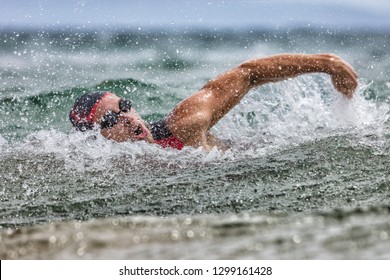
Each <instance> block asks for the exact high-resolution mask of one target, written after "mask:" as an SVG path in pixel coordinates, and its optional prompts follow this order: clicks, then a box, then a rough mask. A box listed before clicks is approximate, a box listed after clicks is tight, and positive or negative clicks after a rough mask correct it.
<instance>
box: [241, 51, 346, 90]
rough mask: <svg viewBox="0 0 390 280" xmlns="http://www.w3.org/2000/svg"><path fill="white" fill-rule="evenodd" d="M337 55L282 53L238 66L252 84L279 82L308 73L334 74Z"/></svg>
mask: <svg viewBox="0 0 390 280" xmlns="http://www.w3.org/2000/svg"><path fill="white" fill-rule="evenodd" d="M336 60H340V61H341V59H339V58H338V57H337V56H335V55H331V54H315V55H307V54H281V55H274V56H270V57H266V58H259V59H254V60H250V61H247V62H244V63H242V64H241V65H239V66H238V67H239V68H240V69H241V70H242V71H244V72H247V73H248V75H249V82H250V84H251V86H252V87H253V86H259V85H262V84H265V83H269V82H277V81H281V80H285V79H288V78H293V77H296V76H298V75H302V74H307V73H327V74H330V75H332V74H333V73H334V71H335V67H337V61H336Z"/></svg>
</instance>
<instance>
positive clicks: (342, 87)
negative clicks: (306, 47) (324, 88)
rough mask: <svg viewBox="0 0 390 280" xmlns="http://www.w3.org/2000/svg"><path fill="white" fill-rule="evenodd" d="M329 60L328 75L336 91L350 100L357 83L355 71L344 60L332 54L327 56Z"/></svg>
mask: <svg viewBox="0 0 390 280" xmlns="http://www.w3.org/2000/svg"><path fill="white" fill-rule="evenodd" d="M326 56H328V59H329V63H330V65H329V67H330V71H329V74H330V75H331V77H332V83H333V86H334V87H335V89H336V90H338V91H339V92H340V93H342V94H344V95H345V96H346V97H347V98H352V96H353V93H354V92H355V90H356V88H357V85H358V81H357V77H358V76H357V74H356V72H355V70H354V69H353V68H352V67H351V66H350V65H349V64H348V63H347V62H345V61H344V60H342V59H341V58H340V57H338V56H337V55H334V54H327V55H326Z"/></svg>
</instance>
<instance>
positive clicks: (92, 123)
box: [69, 54, 358, 151]
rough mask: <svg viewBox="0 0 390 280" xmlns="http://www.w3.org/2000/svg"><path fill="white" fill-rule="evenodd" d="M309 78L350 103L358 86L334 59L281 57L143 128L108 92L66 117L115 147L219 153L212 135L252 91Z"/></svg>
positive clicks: (241, 69)
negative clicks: (314, 76) (325, 79)
mask: <svg viewBox="0 0 390 280" xmlns="http://www.w3.org/2000/svg"><path fill="white" fill-rule="evenodd" d="M308 73H326V74H329V75H330V77H331V79H332V83H333V85H334V87H335V88H336V90H338V91H339V92H340V93H341V94H343V95H344V96H346V97H347V98H352V96H353V93H354V91H355V89H356V87H357V85H358V82H357V75H356V73H355V71H354V70H353V68H352V67H351V66H350V65H349V64H348V63H346V62H345V61H344V60H342V59H341V58H340V57H338V56H336V55H333V54H280V55H274V56H269V57H265V58H258V59H253V60H249V61H246V62H244V63H242V64H240V65H238V66H236V67H234V68H233V69H231V70H229V71H227V72H225V73H222V74H221V75H219V76H218V77H216V78H215V79H213V80H211V81H209V82H207V83H206V85H204V86H203V88H201V89H200V90H199V91H197V92H195V93H193V94H192V95H191V96H189V97H187V98H186V99H184V100H183V101H181V102H180V103H179V104H178V105H177V106H176V107H175V108H174V109H173V110H172V111H171V112H170V113H168V114H167V116H166V117H165V118H164V119H162V120H160V121H157V122H154V123H146V122H145V121H144V120H143V119H142V118H141V117H140V115H139V114H138V113H137V112H136V110H134V108H133V107H132V103H131V101H130V100H127V99H123V98H120V97H118V96H116V95H115V94H113V93H110V92H94V93H87V94H84V95H83V96H81V97H79V98H78V99H77V100H76V101H75V103H74V106H73V108H72V109H71V111H70V113H69V118H70V120H71V122H72V124H73V126H74V127H75V128H76V129H77V130H79V131H86V130H91V129H93V128H94V127H97V128H98V129H99V130H100V133H101V134H102V135H103V136H104V137H105V138H107V139H111V140H114V141H117V142H123V141H128V140H130V141H146V142H148V143H155V144H158V145H160V146H162V147H164V148H167V147H170V148H175V149H178V150H180V149H182V148H183V147H184V146H191V147H194V148H199V147H202V148H203V149H204V150H206V151H210V150H211V149H212V148H214V147H217V148H218V149H219V150H222V151H224V150H226V149H227V148H228V147H226V146H225V145H224V144H223V143H222V141H220V140H219V139H218V138H217V137H215V136H214V135H213V134H212V133H211V132H210V129H211V128H212V127H213V126H214V125H215V124H216V123H217V122H218V121H219V120H220V119H221V118H222V117H223V116H225V115H226V114H227V113H228V112H229V111H230V110H231V109H232V108H233V107H234V106H235V105H237V104H238V103H239V102H240V100H241V99H242V98H243V97H244V96H245V95H246V94H247V93H248V92H249V91H250V90H251V89H252V88H255V87H258V86H261V85H264V84H267V83H271V82H278V81H282V80H286V79H288V78H293V77H296V76H299V75H302V74H308Z"/></svg>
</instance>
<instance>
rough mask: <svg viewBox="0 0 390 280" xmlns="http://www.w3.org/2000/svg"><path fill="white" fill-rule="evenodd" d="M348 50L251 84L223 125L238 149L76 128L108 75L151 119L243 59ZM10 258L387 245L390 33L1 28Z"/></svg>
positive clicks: (0, 164) (5, 247) (320, 251)
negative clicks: (344, 72) (77, 110)
mask: <svg viewBox="0 0 390 280" xmlns="http://www.w3.org/2000/svg"><path fill="white" fill-rule="evenodd" d="M288 52H294V53H296V52H298V53H335V54H338V55H340V56H341V57H342V58H344V59H345V60H346V61H348V62H349V63H350V64H351V65H353V66H354V67H355V69H356V70H357V72H358V74H359V87H358V89H357V91H356V94H355V96H354V98H353V99H352V100H347V99H345V98H344V97H343V96H341V95H340V94H339V93H337V92H336V91H335V90H334V89H333V87H332V84H331V82H330V79H329V77H328V76H327V75H323V74H313V75H305V76H300V77H298V78H296V79H291V80H287V81H284V82H280V83H275V84H269V85H265V86H262V87H259V88H257V89H255V90H253V91H251V92H250V93H249V94H248V95H247V96H246V97H245V99H244V100H243V101H242V102H241V103H240V104H239V105H238V106H237V107H236V108H234V109H233V110H232V111H231V112H230V113H229V114H228V115H227V116H226V117H225V118H224V119H223V120H221V121H220V122H219V123H218V124H217V125H216V126H215V128H214V129H213V132H214V133H215V134H216V135H218V136H219V137H220V138H221V139H223V140H224V141H227V142H229V143H230V144H231V146H232V148H231V150H229V151H227V152H226V153H220V152H218V151H217V150H212V151H211V152H210V153H205V152H204V151H203V150H201V149H194V148H188V147H186V148H184V149H183V150H181V151H176V150H172V149H162V148H160V147H159V146H156V145H149V144H146V143H131V142H127V143H115V142H111V141H108V140H106V139H104V138H102V137H101V136H100V135H99V133H98V132H96V131H92V132H88V133H85V134H83V133H77V132H75V131H73V130H72V128H71V125H70V122H69V121H68V112H69V109H70V108H71V106H72V104H73V101H74V99H75V98H76V97H77V96H79V95H81V94H82V93H84V92H87V91H95V90H109V91H112V92H115V93H116V94H118V95H119V96H124V97H127V98H130V99H132V100H133V104H134V107H135V108H136V109H137V110H138V111H139V112H140V114H141V115H142V117H143V118H144V119H146V120H148V121H152V120H157V119H159V118H162V117H163V116H164V115H165V114H167V113H168V112H169V111H170V110H171V109H173V108H174V106H175V105H176V104H177V103H178V102H179V101H181V100H182V99H183V98H185V97H187V96H189V95H190V94H191V93H193V92H195V91H197V90H198V89H199V88H201V87H202V85H204V84H205V83H206V82H207V81H208V80H209V79H212V78H214V77H215V76H217V75H218V74H219V73H221V72H223V71H225V70H228V69H229V68H231V67H233V66H235V65H237V64H238V63H240V62H242V61H244V60H247V59H250V58H255V57H263V56H267V55H272V54H278V53H288ZM0 79H1V80H0V228H1V229H0V241H1V242H0V258H1V259H389V258H390V236H389V235H390V218H389V214H390V213H389V212H390V177H389V172H390V158H389V156H390V155H389V153H390V144H389V138H390V128H389V109H390V99H389V98H390V33H386V32H381V33H376V32H373V31H358V30H355V31H353V30H344V31H342V30H338V31H334V30H328V29H325V28H322V29H321V28H320V29H309V28H304V29H291V30H274V31H271V30H265V29H259V28H252V29H251V28H248V29H245V30H228V29H226V30H225V29H182V30H168V29H161V30H144V29H141V28H140V29H134V30H133V29H103V30H98V29H97V30H84V29H69V28H64V29H57V30H33V29H31V30H18V29H14V30H12V29H8V30H5V29H3V30H1V31H0Z"/></svg>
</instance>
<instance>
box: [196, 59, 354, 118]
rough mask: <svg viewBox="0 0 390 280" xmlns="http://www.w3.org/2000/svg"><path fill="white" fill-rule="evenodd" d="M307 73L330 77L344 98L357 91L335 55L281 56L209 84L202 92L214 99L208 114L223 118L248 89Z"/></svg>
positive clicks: (248, 63) (244, 66) (347, 69)
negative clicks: (216, 114) (322, 74)
mask: <svg viewBox="0 0 390 280" xmlns="http://www.w3.org/2000/svg"><path fill="white" fill-rule="evenodd" d="M308 73H326V74H329V75H331V77H332V81H333V84H334V86H335V88H336V89H337V90H338V91H340V92H341V93H342V94H344V95H345V96H347V97H352V95H353V92H354V91H355V89H356V87H357V75H356V73H355V71H354V70H353V69H352V67H351V66H349V65H348V64H347V63H346V62H345V61H343V60H342V59H341V58H339V57H338V56H336V55H332V54H314V55H306V54H281V55H274V56H269V57H265V58H259V59H254V60H249V61H246V62H244V63H242V64H240V65H238V66H237V67H235V68H233V69H232V70H230V71H227V72H225V73H223V74H221V75H220V76H218V77H217V78H215V79H214V80H211V81H209V82H208V83H207V84H206V85H205V86H204V87H203V90H204V91H205V92H207V93H208V94H211V95H212V96H213V97H214V99H215V102H213V104H214V105H215V106H214V107H213V108H212V110H213V111H214V112H221V113H219V114H218V115H219V116H223V115H224V114H225V113H226V112H225V111H226V110H227V111H229V110H230V109H231V108H233V107H234V106H235V105H236V104H237V103H238V102H239V101H240V100H241V98H242V97H243V96H245V94H246V93H247V92H248V91H249V90H250V89H252V88H254V87H257V86H261V85H264V84H266V83H270V82H278V81H282V80H285V79H288V78H293V77H296V76H298V75H302V74H308ZM216 118H217V119H219V118H218V116H217V117H216Z"/></svg>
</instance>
